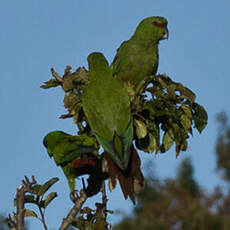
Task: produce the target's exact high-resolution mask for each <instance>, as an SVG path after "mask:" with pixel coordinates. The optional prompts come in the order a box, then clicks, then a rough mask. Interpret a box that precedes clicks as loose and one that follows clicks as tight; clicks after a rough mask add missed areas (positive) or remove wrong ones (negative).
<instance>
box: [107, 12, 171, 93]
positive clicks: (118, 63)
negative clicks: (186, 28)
mask: <svg viewBox="0 0 230 230" xmlns="http://www.w3.org/2000/svg"><path fill="white" fill-rule="evenodd" d="M167 24H168V22H167V20H166V19H165V18H163V17H148V18H145V19H143V20H142V21H141V23H140V24H139V25H138V27H137V28H136V31H135V33H134V34H133V36H132V37H131V38H130V39H129V40H128V41H125V42H123V43H122V44H121V46H120V48H119V49H118V50H117V54H116V56H115V58H114V60H113V62H112V64H111V68H112V71H113V75H114V76H116V78H118V79H120V80H122V81H123V82H124V84H125V86H126V87H127V88H128V91H129V93H130V91H134V92H138V91H139V90H140V89H141V88H142V86H143V85H145V83H147V82H148V81H149V80H150V79H149V76H151V75H155V74H156V72H157V68H158V59H159V56H158V44H159V41H160V40H162V39H166V38H168V29H167ZM130 88H131V89H130Z"/></svg>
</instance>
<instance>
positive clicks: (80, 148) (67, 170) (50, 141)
mask: <svg viewBox="0 0 230 230" xmlns="http://www.w3.org/2000/svg"><path fill="white" fill-rule="evenodd" d="M43 144H44V146H45V147H46V148H47V152H48V154H49V156H50V157H53V158H54V161H55V163H56V165H57V166H61V168H62V170H63V172H64V174H65V176H66V178H67V180H68V184H69V187H70V190H71V191H73V190H74V188H75V178H76V177H78V176H79V172H78V171H77V170H78V169H76V168H73V166H72V162H74V161H75V160H77V159H81V158H82V157H85V156H88V155H90V156H92V157H93V156H94V157H95V158H96V156H97V151H98V144H97V143H96V141H95V139H94V138H92V137H89V136H87V135H86V134H81V135H78V136H72V135H69V134H67V133H64V132H62V131H53V132H50V133H49V134H47V135H46V136H45V138H44V140H43Z"/></svg>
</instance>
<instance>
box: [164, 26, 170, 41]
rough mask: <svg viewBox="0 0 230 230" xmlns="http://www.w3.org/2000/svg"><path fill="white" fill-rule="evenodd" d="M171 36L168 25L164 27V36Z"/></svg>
mask: <svg viewBox="0 0 230 230" xmlns="http://www.w3.org/2000/svg"><path fill="white" fill-rule="evenodd" d="M168 38H169V31H168V27H167V26H166V27H165V28H164V36H163V39H167V40H168Z"/></svg>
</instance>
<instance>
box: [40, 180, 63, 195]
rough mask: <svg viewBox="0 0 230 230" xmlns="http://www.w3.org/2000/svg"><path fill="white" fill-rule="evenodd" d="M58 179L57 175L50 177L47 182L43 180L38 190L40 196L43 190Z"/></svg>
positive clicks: (43, 192)
mask: <svg viewBox="0 0 230 230" xmlns="http://www.w3.org/2000/svg"><path fill="white" fill-rule="evenodd" d="M58 180H59V179H58V178H57V177H53V178H52V179H50V180H48V181H47V182H45V183H44V184H43V185H42V187H41V189H40V190H39V194H38V195H40V196H43V195H44V194H45V192H46V191H47V190H48V189H49V188H50V187H51V186H52V185H53V184H55V183H56V182H57V181H58Z"/></svg>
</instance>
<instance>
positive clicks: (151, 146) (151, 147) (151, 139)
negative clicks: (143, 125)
mask: <svg viewBox="0 0 230 230" xmlns="http://www.w3.org/2000/svg"><path fill="white" fill-rule="evenodd" d="M148 136H149V145H148V146H147V148H145V149H144V151H145V152H147V153H152V152H153V151H154V150H155V149H156V146H157V141H156V138H155V137H154V136H153V135H152V134H151V133H149V134H148Z"/></svg>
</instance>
